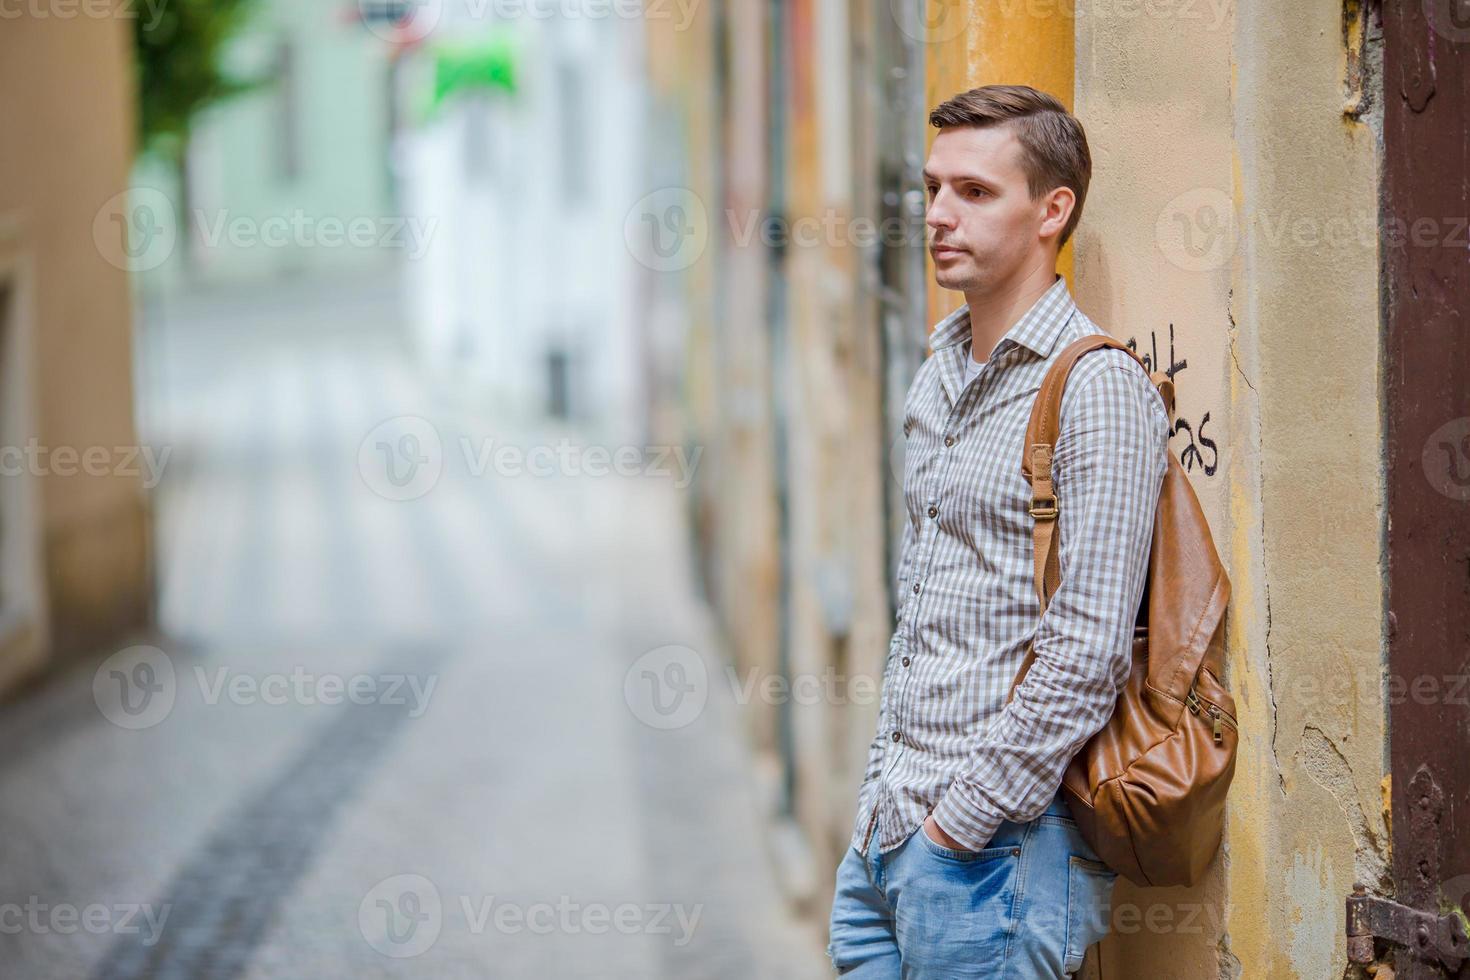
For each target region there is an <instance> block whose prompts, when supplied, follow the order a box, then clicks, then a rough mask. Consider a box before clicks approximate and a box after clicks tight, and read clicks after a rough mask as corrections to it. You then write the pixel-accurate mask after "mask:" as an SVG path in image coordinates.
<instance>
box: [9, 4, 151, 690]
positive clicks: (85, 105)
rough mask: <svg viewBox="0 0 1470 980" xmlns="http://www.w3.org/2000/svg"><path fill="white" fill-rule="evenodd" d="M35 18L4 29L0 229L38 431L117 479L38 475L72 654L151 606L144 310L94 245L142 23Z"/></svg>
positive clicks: (120, 184)
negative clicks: (26, 298)
mask: <svg viewBox="0 0 1470 980" xmlns="http://www.w3.org/2000/svg"><path fill="white" fill-rule="evenodd" d="M37 9H39V10H40V11H41V14H40V15H38V14H36V13H35V12H33V11H32V12H29V13H26V14H25V15H24V16H20V17H10V18H7V19H6V20H4V22H3V29H0V132H3V133H4V134H5V135H4V139H3V140H0V223H3V224H6V225H8V226H9V228H10V231H9V232H8V233H7V235H6V237H7V239H8V241H7V249H9V250H10V251H11V252H12V254H15V255H21V256H24V257H25V263H26V266H27V267H28V269H29V274H30V276H31V289H30V295H31V298H32V306H31V313H32V314H33V316H32V320H31V327H32V330H33V332H34V336H33V340H32V344H31V352H32V357H33V358H34V363H33V364H30V365H27V372H28V374H29V376H30V377H31V378H32V379H34V380H35V382H36V384H35V385H34V389H33V390H34V394H35V397H36V401H35V406H34V407H35V415H34V419H35V422H36V426H35V428H34V431H33V432H31V433H29V435H31V436H34V437H35V438H36V439H37V440H38V443H39V445H40V446H44V447H46V448H48V449H50V450H53V451H54V450H57V449H63V448H67V449H71V450H74V451H75V452H76V453H78V454H83V453H86V452H87V451H88V450H89V449H92V450H95V449H99V448H100V449H102V450H105V451H106V456H107V459H108V460H109V461H110V462H109V463H108V469H109V472H108V473H107V475H100V476H93V475H87V474H86V473H84V472H77V473H76V474H75V475H67V473H68V471H70V470H71V469H72V468H73V466H76V461H73V462H72V463H71V464H68V463H67V462H66V457H65V456H62V457H54V456H53V457H50V458H51V462H50V463H42V464H39V467H40V472H39V473H38V474H37V476H36V479H37V480H38V484H37V486H38V494H39V501H40V504H41V512H42V520H43V529H44V530H43V533H44V568H45V572H44V574H45V579H46V585H47V591H48V593H49V601H50V610H51V627H52V628H51V634H52V641H53V646H54V648H55V649H57V650H62V651H65V650H68V649H72V648H77V647H80V646H83V645H86V644H90V643H92V642H97V641H98V640H100V639H102V638H104V637H107V636H110V635H112V634H114V633H116V632H117V631H119V630H122V629H125V628H127V627H129V626H133V625H136V624H138V623H139V622H141V621H142V620H143V619H144V618H145V617H146V614H147V609H148V602H149V595H150V590H149V586H148V576H147V553H148V533H147V520H146V507H145V502H144V496H143V493H142V489H141V477H140V475H139V473H138V472H136V471H133V472H121V471H122V470H126V469H127V468H128V467H127V466H126V464H125V463H124V461H123V459H122V457H123V455H124V454H125V453H127V452H128V451H129V449H130V448H131V447H136V445H137V435H136V434H135V430H134V425H133V397H132V371H133V360H132V346H131V324H132V310H131V303H132V300H131V296H130V293H129V286H128V277H127V273H126V272H125V271H124V270H123V268H121V267H119V265H118V264H115V263H113V262H109V261H108V260H107V258H106V257H104V253H103V249H102V248H101V247H99V244H98V241H97V239H96V238H94V220H95V219H97V218H98V215H99V214H100V213H102V212H104V211H105V210H107V209H108V208H109V207H114V209H116V210H118V213H119V214H121V210H120V208H115V206H114V205H109V201H111V200H112V199H113V198H114V196H115V195H117V194H119V193H120V192H121V191H123V190H124V188H126V186H127V178H128V169H129V166H130V164H131V162H132V153H133V144H134V126H135V110H134V103H133V75H132V62H131V58H132V52H131V44H132V23H131V21H129V20H127V19H125V18H123V17H119V16H106V17H99V16H95V15H92V14H87V13H83V12H82V11H95V10H97V5H95V4H89V5H80V6H78V7H73V8H70V10H71V16H61V15H60V14H61V8H60V7H58V6H57V5H51V6H50V7H46V6H44V5H42V7H40V8H37ZM28 10H29V8H28ZM104 227H106V226H104ZM114 464H116V465H114ZM25 468H26V469H27V471H28V472H29V471H30V470H31V469H34V468H36V467H33V466H32V465H31V464H29V463H28V464H26V466H25ZM16 478H18V477H13V476H9V475H7V476H6V477H4V479H16ZM0 673H3V671H0Z"/></svg>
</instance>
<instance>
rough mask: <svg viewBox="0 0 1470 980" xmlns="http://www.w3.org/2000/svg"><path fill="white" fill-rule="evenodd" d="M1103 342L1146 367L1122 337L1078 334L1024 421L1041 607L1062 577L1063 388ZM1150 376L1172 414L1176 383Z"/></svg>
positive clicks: (1024, 468) (1024, 465)
mask: <svg viewBox="0 0 1470 980" xmlns="http://www.w3.org/2000/svg"><path fill="white" fill-rule="evenodd" d="M1105 347H1111V348H1113V349H1114V350H1121V351H1124V352H1125V353H1127V354H1128V356H1129V357H1132V358H1133V359H1134V360H1135V361H1138V363H1139V365H1140V366H1141V367H1143V368H1144V370H1145V371H1147V370H1148V366H1147V365H1146V364H1144V363H1143V361H1142V360H1141V359H1140V358H1139V356H1138V355H1137V354H1135V353H1134V352H1133V351H1132V350H1131V349H1129V347H1128V345H1126V344H1124V343H1123V342H1122V341H1120V340H1117V339H1115V338H1113V337H1111V336H1109V335H1107V334H1103V333H1096V334H1089V335H1087V336H1086V337H1079V338H1078V339H1076V340H1074V341H1072V342H1071V343H1070V344H1068V345H1067V346H1066V347H1064V348H1062V352H1061V353H1060V354H1058V355H1057V357H1056V360H1055V361H1053V362H1052V366H1051V367H1050V368H1049V369H1048V370H1047V372H1046V376H1045V377H1044V378H1042V380H1041V388H1040V390H1038V391H1037V393H1036V402H1035V404H1033V405H1032V406H1031V421H1030V423H1029V424H1028V425H1027V426H1026V442H1025V445H1024V448H1023V451H1022V453H1021V475H1022V476H1024V477H1026V480H1027V482H1028V483H1030V484H1031V504H1030V507H1029V508H1028V510H1029V511H1030V513H1031V516H1032V518H1033V519H1034V520H1035V526H1034V527H1033V529H1032V546H1033V553H1034V556H1035V560H1034V565H1033V568H1034V575H1033V578H1034V581H1035V585H1036V597H1037V599H1039V600H1040V601H1041V611H1042V612H1046V607H1047V604H1048V602H1050V600H1051V597H1052V595H1054V594H1055V593H1056V590H1057V586H1058V585H1060V584H1061V578H1062V572H1061V557H1060V549H1059V547H1058V542H1057V540H1056V527H1057V516H1058V515H1059V514H1060V513H1061V506H1062V505H1061V502H1060V501H1059V500H1057V495H1056V487H1055V485H1054V484H1053V483H1052V472H1051V463H1052V455H1053V454H1054V453H1055V451H1056V443H1057V435H1058V434H1059V433H1060V431H1061V414H1062V392H1063V391H1064V390H1065V389H1066V386H1067V378H1068V376H1069V375H1070V374H1071V373H1072V367H1073V365H1075V364H1076V363H1077V361H1078V359H1079V358H1081V357H1082V355H1084V354H1087V353H1090V352H1092V351H1095V350H1101V349H1102V348H1105ZM1149 378H1150V380H1152V381H1153V383H1154V386H1155V387H1156V388H1157V389H1158V392H1159V396H1160V397H1161V398H1163V400H1164V408H1165V410H1166V411H1167V412H1169V413H1170V414H1172V413H1173V411H1174V383H1173V382H1172V381H1171V380H1169V378H1168V377H1167V376H1166V375H1165V374H1164V373H1163V372H1162V371H1154V372H1151V373H1150V374H1149ZM1034 659H1035V654H1034V652H1033V651H1031V650H1027V651H1026V659H1025V660H1024V661H1023V662H1022V664H1021V669H1020V670H1019V671H1018V672H1017V673H1016V679H1015V680H1014V681H1012V682H1011V692H1012V693H1014V692H1015V690H1016V687H1017V685H1019V684H1020V683H1021V679H1022V678H1023V677H1025V676H1026V671H1028V670H1030V669H1031V663H1032V661H1033V660H1034Z"/></svg>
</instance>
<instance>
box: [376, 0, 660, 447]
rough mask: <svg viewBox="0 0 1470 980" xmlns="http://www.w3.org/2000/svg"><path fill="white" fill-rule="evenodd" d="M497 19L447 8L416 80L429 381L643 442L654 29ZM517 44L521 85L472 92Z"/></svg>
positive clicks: (410, 271) (410, 184) (461, 6)
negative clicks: (635, 224) (647, 143)
mask: <svg viewBox="0 0 1470 980" xmlns="http://www.w3.org/2000/svg"><path fill="white" fill-rule="evenodd" d="M497 6H498V5H496V4H494V3H479V2H476V0H446V2H445V4H444V6H443V8H442V9H440V10H439V11H438V12H437V21H436V22H435V23H433V25H432V29H430V30H427V31H426V33H425V34H424V37H423V39H422V41H420V42H419V43H418V44H417V45H416V46H415V48H414V50H413V52H412V53H411V54H410V55H409V56H408V57H409V67H408V68H407V70H405V72H404V73H403V83H404V92H403V94H404V101H405V104H406V109H405V112H406V114H407V115H408V117H409V118H407V119H406V120H405V125H404V127H403V129H402V130H401V135H400V140H399V145H398V146H397V148H396V166H397V168H398V174H399V178H400V184H399V186H400V188H401V191H402V200H403V204H404V210H405V212H406V213H408V214H412V215H416V216H418V217H420V218H421V219H430V220H433V221H434V222H436V224H435V227H434V232H433V234H432V236H431V237H430V240H429V245H428V248H427V250H426V252H425V254H424V255H423V256H422V257H421V258H419V259H417V260H415V261H413V262H410V263H408V265H407V268H406V282H407V289H408V301H407V302H408V312H409V318H410V321H411V323H412V329H413V331H414V333H415V337H416V341H417V344H418V346H419V348H420V351H421V353H422V355H423V357H424V358H425V360H426V361H427V363H428V364H429V365H430V366H431V368H433V369H435V370H436V371H440V372H444V373H445V374H447V375H451V376H455V377H457V378H460V379H462V380H463V381H465V382H468V383H469V384H472V385H475V386H476V387H478V388H480V389H481V390H483V391H484V392H485V393H486V394H487V396H488V398H489V400H490V401H491V402H492V403H493V405H494V406H495V408H496V409H497V410H499V411H503V412H507V413H510V414H511V415H512V416H520V417H528V418H534V417H539V416H542V415H546V414H550V415H553V416H556V415H569V416H571V417H575V418H578V419H580V420H585V421H587V422H590V423H592V424H593V426H594V427H595V429H596V430H597V431H598V433H599V434H600V435H601V436H602V437H603V438H607V439H618V440H623V441H631V440H636V439H638V438H639V437H640V436H641V433H642V425H643V419H642V410H641V404H642V403H641V399H640V398H639V397H638V392H639V391H640V389H641V381H640V378H639V368H638V365H639V364H640V362H641V357H640V355H639V351H638V338H639V336H640V329H639V317H638V313H637V310H638V306H639V303H638V299H637V288H638V283H639V281H640V275H641V274H647V271H648V270H646V269H644V268H643V266H641V265H639V264H638V263H637V261H636V260H635V259H634V257H633V255H632V254H630V252H629V249H628V247H627V246H626V245H625V243H624V237H623V228H624V222H625V219H626V218H627V216H628V213H629V211H630V209H631V208H632V207H633V205H634V203H635V202H636V201H637V200H638V199H639V198H640V197H642V196H643V195H644V194H645V193H646V190H645V189H644V188H642V187H641V181H640V180H639V174H640V173H641V166H642V162H643V156H642V152H643V151H642V146H643V142H642V106H643V96H642V84H643V83H642V81H641V76H642V66H641V59H642V51H643V25H642V23H641V22H640V21H638V20H635V19H630V18H627V17H619V16H616V15H611V16H602V17H599V18H591V17H588V16H579V17H575V18H574V17H570V16H568V15H567V14H566V12H565V11H564V10H563V11H559V12H557V13H556V15H554V16H551V15H548V14H550V13H552V11H551V9H550V8H553V7H558V6H561V7H564V6H565V5H548V9H547V10H545V11H538V12H537V13H536V14H535V15H532V14H531V13H529V12H528V11H529V10H530V9H533V8H534V5H533V4H527V5H515V6H513V7H506V10H513V11H520V16H515V17H499V18H497V17H496V16H495V14H496V12H497V10H496V8H497ZM504 45H508V46H509V49H510V51H511V52H513V54H512V56H511V57H510V59H509V61H510V62H511V65H512V74H513V85H512V86H510V87H509V88H507V87H504V86H497V85H495V84H488V83H486V81H485V78H484V75H483V73H482V74H481V75H480V76H479V79H480V80H479V82H478V83H477V82H476V81H474V80H473V79H471V80H469V81H466V80H465V76H466V74H469V75H474V71H473V69H471V70H469V71H468V72H466V70H465V62H466V60H469V61H471V62H473V60H474V58H475V57H476V52H477V51H478V52H481V57H484V54H483V53H484V52H486V51H494V50H496V48H497V46H504ZM446 92H447V94H446Z"/></svg>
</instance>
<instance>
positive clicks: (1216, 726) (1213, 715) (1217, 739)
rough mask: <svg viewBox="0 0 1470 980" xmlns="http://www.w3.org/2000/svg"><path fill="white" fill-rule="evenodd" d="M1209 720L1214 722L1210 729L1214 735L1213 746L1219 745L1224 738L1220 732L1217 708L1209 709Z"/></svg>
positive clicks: (1218, 710)
mask: <svg viewBox="0 0 1470 980" xmlns="http://www.w3.org/2000/svg"><path fill="white" fill-rule="evenodd" d="M1210 719H1211V720H1212V721H1213V722H1214V725H1213V726H1211V727H1212V728H1213V730H1214V733H1215V744H1216V745H1219V744H1220V743H1221V742H1223V741H1224V740H1225V736H1224V735H1223V734H1221V732H1220V709H1219V708H1216V707H1213V706H1212V707H1211V708H1210Z"/></svg>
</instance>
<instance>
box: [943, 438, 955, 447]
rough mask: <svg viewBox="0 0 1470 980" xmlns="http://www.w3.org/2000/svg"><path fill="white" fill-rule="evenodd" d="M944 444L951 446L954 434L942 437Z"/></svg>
mask: <svg viewBox="0 0 1470 980" xmlns="http://www.w3.org/2000/svg"><path fill="white" fill-rule="evenodd" d="M944 444H945V445H946V446H953V445H954V436H945V437H944Z"/></svg>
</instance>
